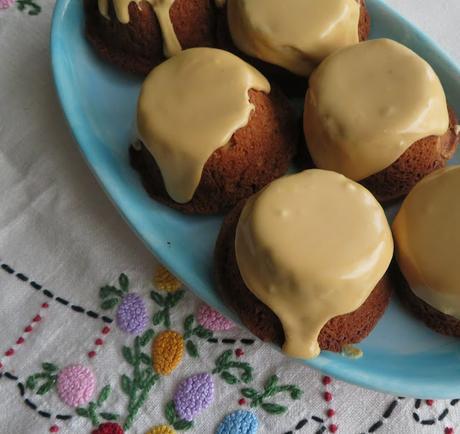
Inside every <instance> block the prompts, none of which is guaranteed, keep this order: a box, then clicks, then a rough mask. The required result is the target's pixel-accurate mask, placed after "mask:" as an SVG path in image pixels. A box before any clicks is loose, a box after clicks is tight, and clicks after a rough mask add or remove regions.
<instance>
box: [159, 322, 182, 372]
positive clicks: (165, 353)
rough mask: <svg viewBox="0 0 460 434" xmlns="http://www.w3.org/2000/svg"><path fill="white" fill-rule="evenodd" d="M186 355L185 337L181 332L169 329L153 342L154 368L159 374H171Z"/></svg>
mask: <svg viewBox="0 0 460 434" xmlns="http://www.w3.org/2000/svg"><path fill="white" fill-rule="evenodd" d="M183 357H184V339H183V338H182V335H181V334H180V333H177V332H175V331H171V330H167V331H164V332H162V333H160V334H159V335H157V337H156V338H155V340H154V341H153V344H152V359H153V369H154V370H155V372H156V373H157V374H160V375H169V374H171V373H172V372H173V371H174V370H175V369H176V368H177V366H179V363H180V362H181V360H182V358H183Z"/></svg>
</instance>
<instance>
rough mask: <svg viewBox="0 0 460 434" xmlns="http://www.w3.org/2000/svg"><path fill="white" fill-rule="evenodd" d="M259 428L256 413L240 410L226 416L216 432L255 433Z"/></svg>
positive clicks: (225, 433)
mask: <svg viewBox="0 0 460 434" xmlns="http://www.w3.org/2000/svg"><path fill="white" fill-rule="evenodd" d="M258 428H259V421H258V420H257V416H256V415H255V414H254V413H251V412H250V411H246V410H238V411H234V412H233V413H230V414H228V415H227V416H225V418H224V420H223V421H222V422H221V423H220V425H219V426H218V427H217V430H216V434H255V433H256V432H257V429H258Z"/></svg>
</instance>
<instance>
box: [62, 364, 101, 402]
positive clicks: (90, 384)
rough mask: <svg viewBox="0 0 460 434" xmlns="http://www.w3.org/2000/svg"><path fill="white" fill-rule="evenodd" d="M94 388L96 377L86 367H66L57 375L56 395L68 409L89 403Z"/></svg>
mask: <svg viewBox="0 0 460 434" xmlns="http://www.w3.org/2000/svg"><path fill="white" fill-rule="evenodd" d="M95 388H96V377H95V376H94V373H93V371H92V370H91V369H90V368H88V367H87V366H84V365H80V364H78V365H71V366H67V367H66V368H64V369H62V370H61V371H60V372H59V374H58V378H57V391H58V395H59V397H60V398H61V399H62V401H64V402H65V403H66V404H67V405H68V406H70V407H79V406H81V405H84V404H87V403H88V402H89V401H91V398H92V397H93V395H94V390H95Z"/></svg>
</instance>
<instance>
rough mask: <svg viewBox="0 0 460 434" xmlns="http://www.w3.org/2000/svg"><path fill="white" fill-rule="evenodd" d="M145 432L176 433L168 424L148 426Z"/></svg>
mask: <svg viewBox="0 0 460 434" xmlns="http://www.w3.org/2000/svg"><path fill="white" fill-rule="evenodd" d="M145 434H176V431H174V430H173V429H172V428H171V427H170V426H168V425H159V426H154V427H153V428H150V429H149V430H148V431H147V432H146V433H145Z"/></svg>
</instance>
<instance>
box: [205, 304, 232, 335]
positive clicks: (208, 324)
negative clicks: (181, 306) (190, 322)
mask: <svg viewBox="0 0 460 434" xmlns="http://www.w3.org/2000/svg"><path fill="white" fill-rule="evenodd" d="M197 319H198V323H199V324H201V325H202V326H203V327H204V328H205V329H208V330H212V331H213V332H219V331H225V330H230V329H232V328H234V327H235V323H234V322H233V321H230V320H229V319H227V318H225V317H224V316H223V315H222V314H221V313H220V312H217V310H215V309H213V308H212V307H210V306H208V305H207V304H202V305H201V306H200V308H199V309H198V315H197Z"/></svg>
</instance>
